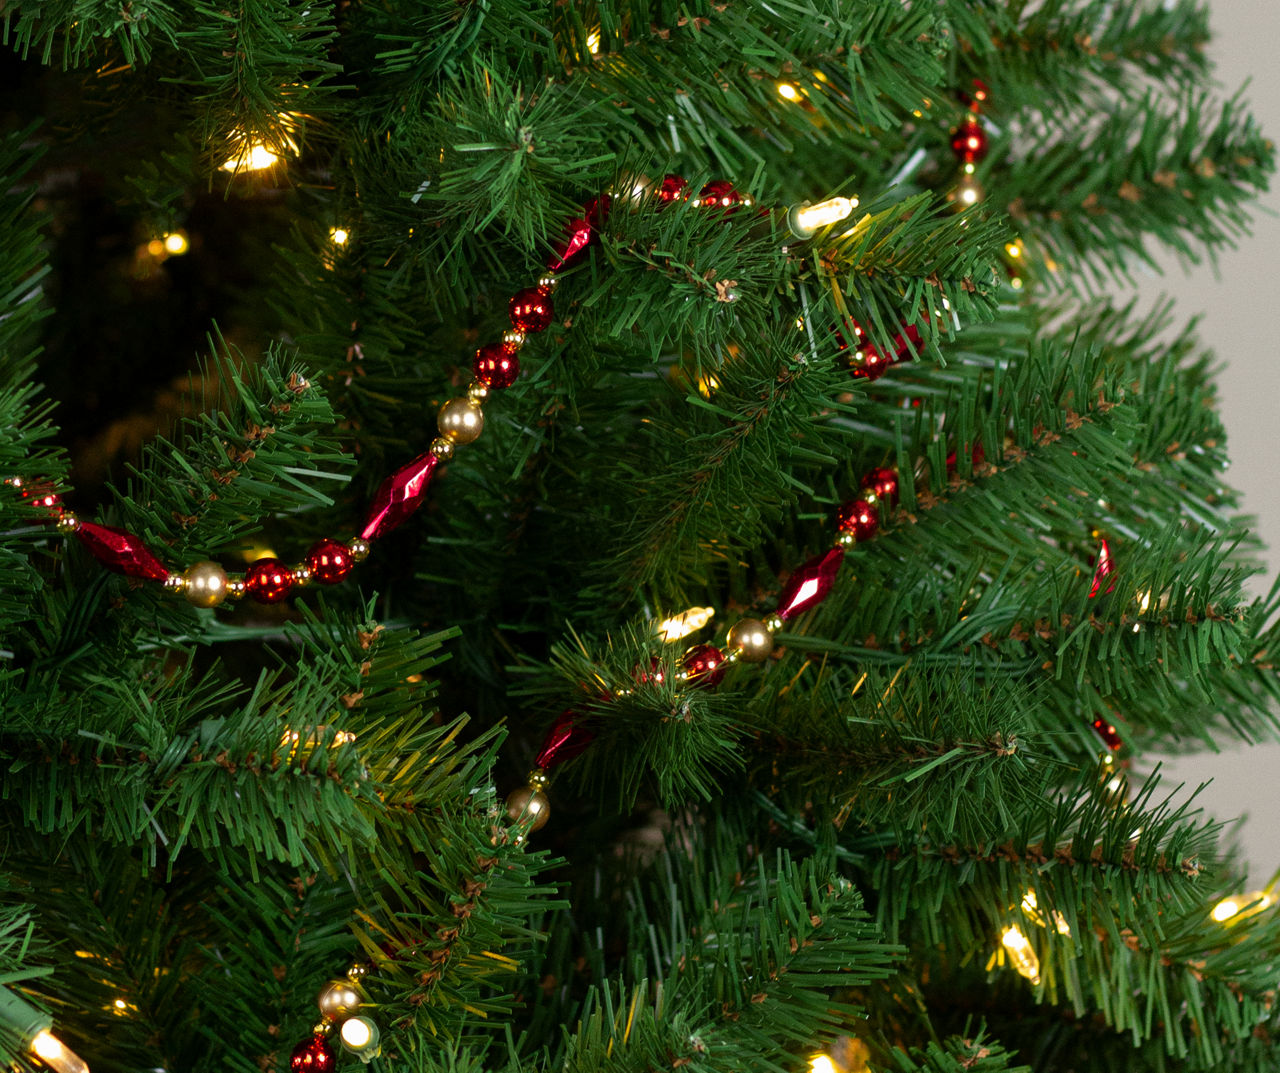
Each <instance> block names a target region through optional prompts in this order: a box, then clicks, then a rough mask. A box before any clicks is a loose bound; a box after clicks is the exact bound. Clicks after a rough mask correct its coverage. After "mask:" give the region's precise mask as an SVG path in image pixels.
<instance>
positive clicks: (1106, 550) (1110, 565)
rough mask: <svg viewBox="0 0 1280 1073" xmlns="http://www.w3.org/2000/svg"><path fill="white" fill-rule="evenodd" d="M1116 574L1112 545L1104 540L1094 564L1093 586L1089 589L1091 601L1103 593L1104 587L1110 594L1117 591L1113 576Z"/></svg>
mask: <svg viewBox="0 0 1280 1073" xmlns="http://www.w3.org/2000/svg"><path fill="white" fill-rule="evenodd" d="M1115 572H1116V561H1115V559H1113V558H1112V557H1111V545H1110V544H1108V543H1107V542H1106V540H1105V539H1104V540H1103V541H1102V543H1101V544H1100V545H1099V547H1098V557H1097V559H1095V560H1094V563H1093V585H1092V586H1090V588H1089V599H1090V600H1092V599H1093V598H1094V597H1095V596H1097V595H1098V593H1100V592H1102V591H1103V588H1102V586H1103V585H1106V587H1107V588H1106V591H1107V592H1108V593H1112V592H1115V591H1116V582H1115V578H1113V577H1112V576H1111V575H1112V574H1114V573H1115Z"/></svg>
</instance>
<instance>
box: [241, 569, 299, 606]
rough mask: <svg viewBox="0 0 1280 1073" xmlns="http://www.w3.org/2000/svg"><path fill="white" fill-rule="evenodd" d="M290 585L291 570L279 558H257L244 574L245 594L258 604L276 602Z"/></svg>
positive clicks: (291, 581) (291, 578)
mask: <svg viewBox="0 0 1280 1073" xmlns="http://www.w3.org/2000/svg"><path fill="white" fill-rule="evenodd" d="M292 586H293V572H292V571H291V570H290V569H289V568H288V567H287V566H285V565H284V563H282V562H281V561H280V560H279V559H258V560H257V561H256V562H252V563H250V564H249V569H248V570H246V571H245V574H244V591H245V595H247V596H252V597H253V598H254V599H255V600H257V601H258V603H260V604H278V603H279V602H280V601H281V600H283V599H284V598H285V597H286V596H288V595H289V589H290V588H292Z"/></svg>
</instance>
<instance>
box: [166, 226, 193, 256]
mask: <svg viewBox="0 0 1280 1073" xmlns="http://www.w3.org/2000/svg"><path fill="white" fill-rule="evenodd" d="M164 248H165V251H166V252H167V253H171V254H173V255H174V256H175V257H177V256H179V255H181V254H184V253H186V252H187V250H189V249H190V248H191V245H190V243H188V242H187V236H186V235H184V234H183V233H182V232H181V231H170V232H169V233H168V234H167V235H165V236H164Z"/></svg>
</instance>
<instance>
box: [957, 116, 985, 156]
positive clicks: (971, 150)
mask: <svg viewBox="0 0 1280 1073" xmlns="http://www.w3.org/2000/svg"><path fill="white" fill-rule="evenodd" d="M951 151H952V152H953V153H955V155H956V156H958V157H959V158H960V159H961V160H963V161H964V162H965V163H966V164H974V163H977V162H978V161H979V160H981V159H982V158H983V157H984V156H986V155H987V132H986V131H985V130H983V129H982V124H981V123H979V122H978V121H977V120H976V119H966V120H965V121H964V122H963V123H961V124H960V126H958V127H957V128H956V129H955V131H954V133H952V135H951Z"/></svg>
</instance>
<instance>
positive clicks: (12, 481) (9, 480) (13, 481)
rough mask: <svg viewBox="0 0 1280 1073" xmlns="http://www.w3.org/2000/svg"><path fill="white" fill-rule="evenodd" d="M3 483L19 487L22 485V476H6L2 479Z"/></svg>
mask: <svg viewBox="0 0 1280 1073" xmlns="http://www.w3.org/2000/svg"><path fill="white" fill-rule="evenodd" d="M4 483H5V484H8V485H12V486H13V487H14V488H21V487H22V478H21V477H6V478H5V479H4Z"/></svg>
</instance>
